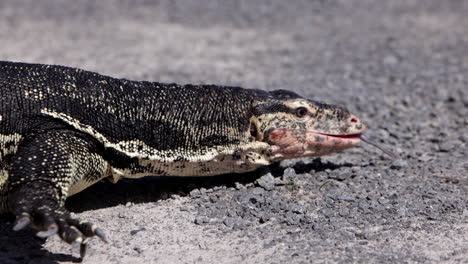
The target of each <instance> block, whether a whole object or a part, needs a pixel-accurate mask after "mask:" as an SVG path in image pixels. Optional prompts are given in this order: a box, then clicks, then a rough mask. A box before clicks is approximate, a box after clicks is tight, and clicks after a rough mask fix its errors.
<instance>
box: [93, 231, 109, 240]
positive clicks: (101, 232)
mask: <svg viewBox="0 0 468 264" xmlns="http://www.w3.org/2000/svg"><path fill="white" fill-rule="evenodd" d="M94 233H95V234H96V236H97V237H99V238H100V239H101V240H102V241H103V242H104V243H109V241H108V240H107V237H106V234H105V233H104V230H102V229H101V228H96V230H95V231H94Z"/></svg>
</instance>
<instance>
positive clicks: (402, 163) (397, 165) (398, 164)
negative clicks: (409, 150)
mask: <svg viewBox="0 0 468 264" xmlns="http://www.w3.org/2000/svg"><path fill="white" fill-rule="evenodd" d="M406 167H408V162H407V161H406V160H403V159H396V160H394V161H393V162H392V165H391V166H390V169H392V170H399V169H402V168H406Z"/></svg>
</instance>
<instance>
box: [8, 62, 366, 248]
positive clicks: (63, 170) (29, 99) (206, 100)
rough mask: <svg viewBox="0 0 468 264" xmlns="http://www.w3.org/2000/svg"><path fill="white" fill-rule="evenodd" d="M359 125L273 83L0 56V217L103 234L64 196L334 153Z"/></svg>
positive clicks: (42, 232)
mask: <svg viewBox="0 0 468 264" xmlns="http://www.w3.org/2000/svg"><path fill="white" fill-rule="evenodd" d="M363 131H364V126H363V125H362V124H361V122H360V121H359V119H358V118H356V117H355V116H354V115H352V114H350V113H349V112H348V111H347V110H346V109H344V108H342V107H337V106H332V105H327V104H323V103H319V102H315V101H312V100H308V99H304V98H302V97H300V96H299V95H297V94H295V93H292V92H289V91H285V90H277V91H272V92H266V91H261V90H251V89H242V88H239V87H223V86H214V85H204V86H194V85H185V86H180V85H176V84H162V83H152V82H137V81H129V80H124V79H115V78H111V77H107V76H102V75H99V74H96V73H92V72H87V71H83V70H79V69H73V68H68V67H62V66H51V65H39V64H25V63H13V62H0V212H2V211H3V212H5V211H8V212H11V213H13V214H15V215H16V217H17V220H16V223H15V226H14V229H15V230H20V229H22V228H24V227H26V226H31V227H33V228H35V229H36V230H37V231H38V236H41V237H48V236H51V235H54V234H58V235H59V236H60V237H61V238H62V239H63V240H64V241H65V242H68V243H78V244H80V245H81V254H82V256H84V253H85V251H86V244H85V243H86V241H87V238H89V237H92V236H95V235H97V236H99V237H100V238H102V239H103V240H105V237H104V234H103V232H102V230H100V229H99V228H97V227H96V226H95V225H93V224H92V223H89V222H85V221H79V220H77V219H73V218H71V217H70V214H69V212H68V211H67V210H66V209H65V208H64V202H65V199H66V198H67V197H68V196H70V195H73V194H75V193H77V192H79V191H81V190H83V189H85V188H87V187H88V186H90V185H92V184H94V183H95V182H97V181H99V180H101V179H103V178H108V179H109V180H111V181H112V182H116V181H118V180H119V179H120V178H121V177H129V178H137V177H142V176H151V175H167V176H170V175H176V176H184V175H188V176H207V175H217V174H224V173H233V172H234V173H242V172H247V171H252V170H255V169H257V168H258V167H260V166H265V165H269V164H271V163H272V162H275V161H279V160H283V159H289V158H299V157H308V156H321V155H325V154H328V153H331V152H337V151H341V150H343V149H346V148H350V147H353V146H355V145H356V144H358V143H359V134H361V133H362V132H363Z"/></svg>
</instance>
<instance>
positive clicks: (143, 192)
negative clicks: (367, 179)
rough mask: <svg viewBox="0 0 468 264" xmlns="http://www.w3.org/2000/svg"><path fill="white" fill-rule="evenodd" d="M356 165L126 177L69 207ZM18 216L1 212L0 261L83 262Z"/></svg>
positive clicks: (81, 207) (145, 199) (80, 197)
mask: <svg viewBox="0 0 468 264" xmlns="http://www.w3.org/2000/svg"><path fill="white" fill-rule="evenodd" d="M350 166H352V164H348V163H345V164H334V163H330V162H326V163H324V162H322V161H321V160H320V158H317V159H314V160H312V162H311V163H303V162H301V161H299V162H297V163H295V164H291V165H288V166H281V165H280V164H274V165H271V166H269V167H265V168H261V169H259V170H257V171H254V172H250V173H243V174H226V175H219V176H212V177H211V176H210V177H146V178H141V179H131V180H126V179H123V180H121V181H119V182H118V183H116V184H113V183H110V182H100V183H98V184H95V185H94V186H91V187H90V188H88V189H86V190H84V191H83V192H81V193H79V194H77V195H75V196H72V197H70V198H69V199H68V200H67V203H66V206H67V208H68V209H70V211H72V212H83V211H87V210H94V209H99V208H106V207H112V206H117V205H121V204H126V203H128V202H132V203H147V202H155V201H158V200H164V199H167V198H168V197H169V196H170V195H172V194H177V195H180V196H187V195H190V192H191V191H192V190H194V189H199V188H206V189H209V188H214V187H217V186H226V187H228V188H229V187H235V186H236V184H238V183H239V184H255V181H256V180H257V179H258V178H260V177H261V176H263V175H265V174H266V173H268V172H271V174H272V175H273V176H274V177H281V176H282V175H283V174H284V170H285V169H286V168H288V167H290V168H293V169H294V170H295V172H296V173H309V172H311V171H314V172H320V171H324V170H335V169H338V168H341V167H350ZM13 222H14V217H13V216H12V215H0V263H46V264H49V263H50V264H52V263H59V262H72V263H79V262H80V261H81V259H80V258H78V257H75V256H73V255H72V254H63V253H51V252H49V251H48V250H47V249H44V247H43V244H44V242H45V241H44V240H42V239H39V238H37V237H36V236H35V235H34V231H33V230H32V229H26V230H21V231H19V232H15V231H13V230H12V223H13Z"/></svg>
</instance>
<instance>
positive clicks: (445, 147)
mask: <svg viewBox="0 0 468 264" xmlns="http://www.w3.org/2000/svg"><path fill="white" fill-rule="evenodd" d="M454 147H455V146H454V144H453V142H451V141H444V142H442V143H440V144H439V152H450V151H451V150H453V149H454Z"/></svg>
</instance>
